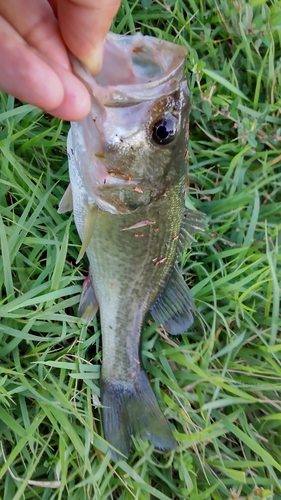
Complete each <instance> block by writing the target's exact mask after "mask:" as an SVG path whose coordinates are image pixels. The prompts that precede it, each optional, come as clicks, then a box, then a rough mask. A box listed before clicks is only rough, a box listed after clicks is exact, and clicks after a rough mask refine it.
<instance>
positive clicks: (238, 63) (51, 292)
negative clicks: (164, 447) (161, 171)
mask: <svg viewBox="0 0 281 500" xmlns="http://www.w3.org/2000/svg"><path fill="white" fill-rule="evenodd" d="M112 29H113V30H114V31H115V32H117V33H120V32H121V33H127V32H131V33H134V32H135V30H141V31H142V32H143V33H146V34H151V35H155V36H158V37H161V38H165V39H167V40H171V41H176V42H177V43H179V44H182V45H185V46H186V47H187V49H188V59H187V65H186V75H187V79H188V84H189V87H190V91H191V94H192V111H191V116H190V141H189V148H188V153H189V164H190V166H189V173H188V192H187V205H188V206H191V207H194V208H196V209H197V210H200V211H202V212H204V213H205V214H206V216H207V218H206V219H207V222H208V229H207V230H206V233H205V234H204V235H200V236H199V237H198V240H197V243H196V244H194V245H193V247H192V249H191V250H190V251H189V252H188V254H187V255H185V256H184V257H183V258H182V259H181V261H180V265H181V269H182V272H183V274H184V276H185V279H186V281H187V282H188V283H189V285H190V286H191V287H192V291H193V295H194V298H195V302H196V306H197V310H198V313H197V318H196V320H195V323H194V326H193V327H192V328H191V330H190V331H189V333H188V334H187V335H182V336H179V337H174V338H168V336H167V335H166V334H165V332H164V331H163V330H162V329H161V328H159V325H156V324H155V323H154V322H153V321H152V319H151V318H148V320H147V323H146V325H145V328H144V334H143V361H144V365H145V368H146V370H147V372H148V373H149V377H150V380H151V383H152V386H153V389H154V391H155V393H156V395H157V397H158V400H159V401H160V405H161V407H162V409H163V411H164V413H165V415H166V417H167V418H168V419H169V421H170V423H171V426H172V428H173V430H174V435H175V437H176V438H177V440H178V443H179V446H178V449H177V450H176V451H174V452H172V453H170V452H168V453H159V452H156V451H154V450H153V447H152V446H150V445H148V444H147V443H135V446H134V448H133V452H132V455H131V457H130V459H129V460H128V462H127V463H126V462H125V461H123V462H120V463H119V464H118V465H117V466H116V465H114V464H113V463H111V461H110V455H109V452H108V447H107V445H106V443H105V442H104V440H103V438H102V437H101V436H102V430H101V425H100V412H99V409H98V402H99V400H98V397H99V373H100V361H101V358H102V349H101V338H100V328H99V323H98V321H94V323H93V324H92V325H90V326H89V327H88V328H86V327H85V326H83V325H82V323H81V322H80V320H79V319H78V318H77V307H78V302H79V296H80V292H81V284H82V280H83V277H84V276H85V274H86V273H87V260H86V258H84V259H83V261H82V262H80V263H79V265H76V263H75V261H76V258H77V256H78V253H79V248H80V242H79V238H78V235H77V232H76V228H75V226H74V223H73V219H72V216H71V215H68V214H65V215H59V214H58V213H57V206H58V202H59V200H60V198H61V196H62V194H63V192H64V190H65V188H66V187H67V183H68V171H67V157H66V151H65V141H66V133H67V130H68V128H69V124H67V123H61V122H60V121H59V120H57V119H53V118H51V117H49V116H47V115H44V114H43V113H42V112H41V111H39V110H37V109H35V108H33V107H31V106H29V105H25V104H21V103H18V102H16V101H15V100H14V99H13V98H12V97H7V96H5V95H2V97H1V101H0V120H1V130H0V158H1V179H0V238H1V250H2V257H1V260H0V294H1V295H0V316H1V324H0V360H1V364H0V373H1V378H0V436H1V442H2V450H0V498H1V500H12V499H13V500H18V499H26V500H27V499H32V500H34V499H36V498H40V499H43V500H49V499H50V500H51V499H52V500H57V499H58V500H59V499H62V500H64V499H70V500H78V499H79V500H80V499H81V498H83V499H84V498H85V499H102V500H105V499H106V500H107V499H108V500H110V499H120V500H130V499H139V500H147V499H160V500H169V499H187V498H191V499H192V500H205V499H206V500H208V499H213V500H220V499H233V500H236V499H237V500H239V499H240V498H245V497H247V498H249V499H251V500H252V499H257V498H267V499H271V498H273V496H274V498H275V499H280V498H281V448H280V446H281V430H280V423H281V402H280V394H281V340H280V331H281V319H280V312H279V307H280V280H281V267H280V260H281V257H280V252H279V248H280V231H281V220H280V212H281V147H280V140H281V116H280V105H281V76H280V66H281V59H280V56H281V51H280V39H281V3H280V2H279V1H277V0H271V1H264V0H252V1H250V2H244V1H242V0H237V1H231V0H217V1H213V0H205V1H203V0H201V1H199V0H196V1H195V0H191V1H189V2H185V1H184V0H176V1H175V0H167V1H166V2H164V1H151V0H142V2H140V1H135V2H134V1H127V0H124V1H123V3H122V7H121V9H120V12H119V14H118V16H117V18H116V21H115V23H114V25H113V28H112ZM93 395H94V404H95V406H94V409H93V405H92V403H93V401H92V398H93ZM8 467H10V469H9V470H8ZM16 478H20V481H19V480H17V479H16ZM40 481H41V483H40ZM42 481H43V482H42ZM37 482H38V483H37Z"/></svg>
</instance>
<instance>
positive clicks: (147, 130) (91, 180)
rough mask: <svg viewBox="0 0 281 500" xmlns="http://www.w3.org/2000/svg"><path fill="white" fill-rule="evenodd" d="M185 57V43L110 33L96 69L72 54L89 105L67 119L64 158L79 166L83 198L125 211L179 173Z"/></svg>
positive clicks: (144, 201) (186, 93)
mask: <svg viewBox="0 0 281 500" xmlns="http://www.w3.org/2000/svg"><path fill="white" fill-rule="evenodd" d="M185 59H186V49H185V48H184V47H182V46H179V45H176V44H174V43H171V42H167V41H163V40H159V39H157V38H154V37H149V36H142V35H141V34H140V33H138V34H136V35H134V36H122V35H113V34H111V33H110V34H109V35H108V36H107V39H106V42H105V55H104V62H103V66H102V69H101V72H100V73H99V75H98V76H97V77H93V76H92V75H90V73H89V72H88V71H87V70H86V69H85V68H84V67H83V66H82V65H81V63H80V62H79V61H77V60H74V62H73V67H74V71H75V73H76V74H77V75H78V76H79V78H80V79H81V80H82V81H83V82H84V83H85V85H86V86H87V88H88V90H89V92H90V94H91V98H92V108H91V112H90V114H89V115H88V116H87V117H86V118H85V119H84V120H81V121H80V122H76V123H73V124H72V126H71V130H70V134H69V139H68V153H69V158H70V161H69V166H70V171H71V169H75V170H76V173H77V172H78V173H79V178H80V181H81V182H80V184H81V185H83V188H84V190H85V197H86V198H87V202H88V203H89V204H91V203H92V204H93V203H95V204H97V205H98V206H99V207H100V208H101V209H102V210H106V211H109V212H111V213H129V212H132V211H134V210H136V209H137V208H138V207H140V206H143V205H146V204H148V203H150V202H151V201H153V200H155V199H158V198H159V197H160V196H164V195H165V191H166V190H167V189H169V188H170V187H171V186H173V185H175V184H177V183H179V182H180V180H182V179H183V178H184V177H185V175H186V164H185V161H184V152H185V147H186V140H187V130H188V114H189V91H188V87H187V83H186V81H185V78H184V65H185Z"/></svg>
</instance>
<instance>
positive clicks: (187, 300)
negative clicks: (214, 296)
mask: <svg viewBox="0 0 281 500" xmlns="http://www.w3.org/2000/svg"><path fill="white" fill-rule="evenodd" d="M194 311H195V307H194V302H193V298H192V295H191V292H190V290H189V288H188V286H187V284H186V283H185V281H184V279H183V277H182V275H181V273H180V271H179V269H178V266H177V265H174V267H173V269H172V272H171V275H170V277H169V280H168V283H167V285H166V287H165V288H164V290H163V292H162V293H161V295H160V296H159V297H158V299H157V300H156V302H155V303H154V305H153V307H152V308H151V311H150V312H151V314H152V316H153V318H154V319H155V321H157V322H158V323H160V324H162V325H163V327H164V328H165V330H166V331H167V332H168V333H170V335H179V334H180V333H184V332H186V330H188V328H189V327H190V326H191V325H192V323H193V313H194Z"/></svg>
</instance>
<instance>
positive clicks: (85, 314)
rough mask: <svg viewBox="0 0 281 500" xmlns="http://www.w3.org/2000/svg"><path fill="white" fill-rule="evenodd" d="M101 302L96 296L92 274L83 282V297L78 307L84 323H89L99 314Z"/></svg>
mask: <svg viewBox="0 0 281 500" xmlns="http://www.w3.org/2000/svg"><path fill="white" fill-rule="evenodd" d="M98 308H99V304H98V301H97V298H96V294H95V290H94V286H93V280H92V276H91V274H90V273H89V276H88V277H87V278H86V279H85V280H84V282H83V288H82V293H81V298H80V302H79V307H78V316H79V318H81V320H82V321H83V323H86V325H88V324H89V323H90V322H91V321H92V320H93V319H94V317H95V315H96V314H97V311H98Z"/></svg>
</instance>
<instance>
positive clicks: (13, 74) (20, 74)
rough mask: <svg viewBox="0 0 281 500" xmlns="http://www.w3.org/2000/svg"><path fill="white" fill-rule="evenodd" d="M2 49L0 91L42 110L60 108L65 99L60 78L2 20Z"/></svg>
mask: <svg viewBox="0 0 281 500" xmlns="http://www.w3.org/2000/svg"><path fill="white" fill-rule="evenodd" d="M0 47H1V71H0V88H1V89H2V90H4V91H5V92H8V93H9V94H12V95H14V96H15V97H17V98H18V99H20V100H22V101H26V102H29V103H30V104H33V105H34V106H38V107H40V108H44V109H47V110H48V109H53V108H56V107H58V106H59V104H60V103H61V102H62V100H63V98H64V89H63V85H62V83H61V81H60V79H59V77H58V76H57V75H56V73H55V72H54V71H53V70H52V69H51V68H49V67H48V65H47V64H46V63H45V62H44V61H42V60H41V59H40V58H39V57H38V56H37V55H36V54H35V53H33V52H32V51H31V50H30V49H29V48H28V47H27V45H26V44H25V43H24V42H23V40H22V39H21V38H20V36H19V35H18V33H16V32H15V31H14V30H13V28H12V27H11V26H9V24H8V23H7V22H6V21H5V20H4V19H2V18H1V17H0Z"/></svg>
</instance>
